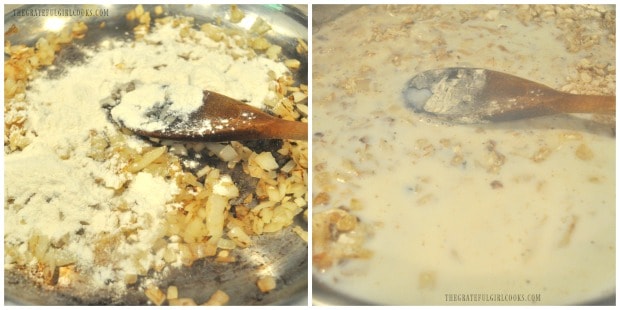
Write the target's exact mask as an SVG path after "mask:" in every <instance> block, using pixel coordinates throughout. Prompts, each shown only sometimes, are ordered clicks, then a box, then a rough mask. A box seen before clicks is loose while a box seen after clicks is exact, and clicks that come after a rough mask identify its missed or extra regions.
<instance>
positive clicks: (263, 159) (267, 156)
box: [254, 152, 278, 171]
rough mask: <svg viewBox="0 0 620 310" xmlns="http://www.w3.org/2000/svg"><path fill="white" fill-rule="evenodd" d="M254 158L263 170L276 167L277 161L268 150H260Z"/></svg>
mask: <svg viewBox="0 0 620 310" xmlns="http://www.w3.org/2000/svg"><path fill="white" fill-rule="evenodd" d="M254 160H255V161H256V163H257V164H258V166H259V167H261V168H262V169H263V170H267V171H270V170H274V169H277V168H278V163H277V162H276V159H275V158H274V157H273V155H271V153H270V152H262V153H260V154H258V155H256V157H255V158H254Z"/></svg>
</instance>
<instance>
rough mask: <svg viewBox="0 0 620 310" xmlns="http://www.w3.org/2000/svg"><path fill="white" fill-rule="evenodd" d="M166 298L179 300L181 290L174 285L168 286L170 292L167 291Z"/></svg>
mask: <svg viewBox="0 0 620 310" xmlns="http://www.w3.org/2000/svg"><path fill="white" fill-rule="evenodd" d="M166 298H168V300H170V299H177V298H179V289H178V288H177V287H176V286H174V285H170V286H168V290H167V291H166Z"/></svg>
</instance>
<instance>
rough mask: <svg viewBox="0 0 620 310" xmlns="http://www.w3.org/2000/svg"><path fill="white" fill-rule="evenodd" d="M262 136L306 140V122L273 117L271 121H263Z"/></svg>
mask: <svg viewBox="0 0 620 310" xmlns="http://www.w3.org/2000/svg"><path fill="white" fill-rule="evenodd" d="M260 134H261V135H264V138H271V139H273V138H276V139H290V140H303V141H307V140H308V123H303V122H295V121H287V120H283V119H278V118H275V119H274V120H273V121H271V122H265V124H263V128H262V130H261V133H260Z"/></svg>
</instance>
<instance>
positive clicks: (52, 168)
mask: <svg viewBox="0 0 620 310" xmlns="http://www.w3.org/2000/svg"><path fill="white" fill-rule="evenodd" d="M196 37H197V40H195V41H187V40H183V39H181V38H180V37H179V28H173V27H172V26H170V25H160V26H158V27H157V28H156V29H154V30H153V32H152V33H151V34H149V35H147V36H146V37H145V38H144V41H140V42H121V41H106V42H104V43H102V44H101V46H99V47H97V49H96V51H94V50H93V51H90V52H89V53H88V54H89V57H88V59H87V62H86V63H85V64H82V65H79V66H74V67H70V68H67V69H66V71H65V72H64V73H63V75H62V76H60V77H58V78H55V79H47V78H39V79H35V80H34V81H32V83H31V84H30V89H29V90H28V91H27V93H26V99H25V100H26V102H28V104H27V105H26V106H27V115H28V120H27V121H26V124H25V126H26V127H27V128H28V130H29V132H30V133H31V134H30V138H31V139H32V143H31V144H30V145H29V146H27V147H26V148H24V149H23V150H22V151H17V152H13V153H9V154H6V155H5V195H6V196H5V213H4V214H5V239H4V240H5V249H6V248H11V249H13V250H12V251H11V253H12V254H11V253H9V251H7V252H5V253H6V254H5V268H12V267H13V266H15V264H16V263H18V262H19V257H22V258H23V257H28V256H27V255H26V253H28V252H29V251H30V252H31V251H32V250H31V249H29V247H32V243H33V242H32V240H33V239H36V238H39V240H46V241H47V240H49V244H50V245H49V248H50V249H53V252H54V253H57V254H58V255H59V257H62V259H60V258H59V259H58V260H57V262H58V264H59V265H62V263H63V261H75V262H76V263H75V264H76V268H77V269H78V270H79V271H80V273H81V274H83V275H90V283H88V284H87V285H88V286H91V287H94V288H97V287H107V288H111V287H112V288H114V289H115V290H118V291H122V290H124V289H125V284H124V282H123V277H124V275H126V274H136V273H139V270H141V269H144V268H147V270H148V268H150V267H152V264H153V262H154V261H156V260H157V259H159V258H160V256H161V255H162V254H161V253H154V252H153V251H152V248H153V245H154V243H155V242H156V241H157V240H159V239H161V238H162V237H163V236H164V233H165V224H166V223H165V220H164V216H163V215H164V214H165V212H166V211H167V210H168V209H170V208H174V203H173V199H174V196H175V195H176V194H177V193H178V192H179V189H178V188H177V186H176V184H175V183H173V182H171V181H167V180H165V179H163V178H162V177H159V176H154V175H151V174H149V173H145V172H139V173H137V174H131V173H127V172H122V171H121V170H120V168H121V164H122V163H120V162H119V160H118V158H117V157H112V158H111V159H107V160H104V161H97V160H95V159H93V156H92V148H91V144H90V140H89V138H90V137H91V135H92V134H94V133H95V134H98V135H102V136H108V137H110V136H114V135H116V134H118V133H119V130H118V128H117V127H116V126H115V125H114V124H112V123H111V122H110V121H109V118H108V115H107V113H108V112H107V110H106V109H103V108H102V107H101V104H102V103H101V102H103V101H105V100H104V99H106V98H109V97H110V95H111V94H112V93H113V92H114V91H115V89H116V88H117V87H118V85H123V84H127V83H130V82H135V81H138V82H139V83H141V84H143V85H173V86H171V87H173V88H177V90H178V89H184V90H188V89H189V90H191V91H190V93H186V92H184V91H183V90H181V91H175V92H174V93H175V95H174V96H182V98H178V99H179V100H178V102H183V101H184V100H185V99H187V97H183V96H185V95H188V94H189V97H192V96H196V94H197V93H199V92H201V91H202V89H209V90H212V91H216V92H219V93H222V94H226V95H227V96H229V97H233V98H235V99H239V100H244V101H247V102H248V103H249V104H251V105H253V106H257V107H261V106H262V104H263V101H264V100H265V99H266V98H269V97H270V96H274V94H273V92H272V91H270V89H273V88H274V87H273V85H272V84H273V83H275V82H274V81H272V79H271V78H270V77H269V72H270V71H273V72H274V73H275V75H276V76H280V75H282V74H283V73H284V72H287V71H288V69H287V68H286V67H285V66H284V65H282V64H279V63H276V62H274V61H272V60H269V59H266V58H263V57H254V58H246V57H239V58H233V57H232V56H231V55H230V50H235V53H240V51H242V49H240V48H238V47H236V46H235V45H234V41H232V40H231V41H230V42H214V41H212V40H210V39H209V38H207V37H206V36H204V35H202V34H201V33H200V32H197V33H196ZM147 42H148V43H147ZM197 42H198V43H197ZM184 87H185V88H184ZM163 91H164V93H165V90H163ZM192 94H193V95H192ZM135 95H140V93H136V94H135ZM159 95H162V94H159ZM164 96H165V94H164ZM130 99H131V98H130ZM139 99H140V98H137V97H136V98H133V99H131V102H132V103H134V104H137V102H138V101H139ZM144 99H145V100H146V101H145V102H146V103H153V102H150V101H152V100H150V99H152V98H151V97H149V98H144ZM173 99H174V98H173ZM128 100H129V99H128ZM175 102H177V100H175ZM187 102H188V104H189V105H188V106H186V107H184V109H190V110H191V109H192V108H193V107H192V106H191V104H196V102H193V103H192V102H191V100H189V101H187ZM134 108H135V105H134ZM130 110H131V109H129V110H126V111H121V114H123V113H127V114H126V115H127V119H129V118H130V117H131V116H130V115H129V114H130V113H132V111H130ZM117 112H118V111H117ZM133 112H135V113H141V110H140V109H138V108H136V109H134V110H133ZM127 144H128V146H129V147H132V148H135V149H140V148H142V147H144V146H145V144H144V142H142V141H141V140H139V139H136V138H133V137H131V136H127ZM122 189H124V190H122ZM119 193H120V194H119ZM123 205H126V206H127V207H126V208H125V207H119V206H123ZM127 229H128V230H132V231H135V232H136V233H135V235H136V237H135V238H133V239H132V240H123V241H121V243H120V244H119V246H118V247H115V248H113V249H107V250H108V251H112V252H111V253H108V254H110V257H112V258H113V260H112V261H109V262H105V263H101V262H100V261H101V257H98V255H99V254H100V252H98V249H97V248H96V244H95V241H96V240H101V238H102V237H104V236H106V235H112V234H115V233H118V232H119V231H124V230H127ZM29 242H30V243H31V245H29ZM50 251H52V250H50ZM136 258H140V259H139V260H137V259H136ZM135 261H139V264H136V263H135ZM98 262H99V263H98ZM36 263H37V261H36V259H32V260H31V261H29V262H27V264H30V265H31V266H36Z"/></svg>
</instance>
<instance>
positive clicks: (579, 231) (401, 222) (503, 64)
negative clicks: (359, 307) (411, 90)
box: [313, 5, 616, 305]
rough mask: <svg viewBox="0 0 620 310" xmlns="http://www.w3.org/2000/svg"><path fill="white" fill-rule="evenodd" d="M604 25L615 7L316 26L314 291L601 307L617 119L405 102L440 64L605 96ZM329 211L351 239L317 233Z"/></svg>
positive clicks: (461, 12)
mask: <svg viewBox="0 0 620 310" xmlns="http://www.w3.org/2000/svg"><path fill="white" fill-rule="evenodd" d="M533 12H537V13H536V14H534V13H533ZM610 14H611V15H612V16H611V17H610ZM583 16H589V17H588V18H585V17H583ZM609 19H612V20H613V23H610V24H607V23H606V21H607V20H609ZM361 20H363V21H364V22H362V23H360V22H359V21H361ZM606 25H607V26H606ZM575 27H580V29H581V30H582V32H581V33H579V34H577V32H578V31H577V30H575V29H574V28H575ZM613 27H615V11H614V9H613V8H608V7H603V6H576V7H572V6H571V7H566V6H561V7H555V6H533V7H528V6H510V5H506V6H447V5H446V6H369V7H363V8H361V9H358V10H356V11H353V12H351V13H349V14H347V15H345V16H343V17H341V18H339V19H337V20H335V21H333V22H331V23H329V24H326V25H324V26H322V27H321V28H320V29H319V31H318V32H316V33H315V34H314V39H313V57H314V58H313V70H314V71H313V79H314V80H313V104H314V106H313V131H314V138H313V197H314V203H313V210H314V211H313V212H314V214H313V244H314V245H313V257H314V263H313V265H314V266H315V270H314V281H316V283H317V284H318V283H320V284H322V285H326V286H327V287H329V289H330V290H332V291H335V292H338V293H340V294H344V295H346V296H349V297H351V298H353V299H357V300H360V301H363V302H368V303H373V304H401V305H411V304H469V305H473V304H485V305H486V304H500V305H501V304H577V303H584V302H590V301H592V300H597V299H600V298H604V297H606V296H609V295H611V294H613V292H614V288H615V218H616V217H615V129H613V128H615V126H614V125H613V124H610V122H611V123H613V122H615V119H612V120H605V118H604V117H601V116H591V115H556V116H549V117H544V118H537V119H529V120H522V121H515V122H506V123H489V124H480V125H456V124H450V123H439V122H435V121H432V120H428V119H426V116H423V115H422V114H419V113H416V112H415V111H414V110H413V109H411V108H410V107H408V106H407V105H406V104H405V102H404V98H403V89H404V88H405V87H407V82H408V81H409V80H410V79H411V77H412V76H414V75H415V74H417V73H419V72H422V71H424V70H429V69H437V68H447V67H476V68H487V69H490V70H496V71H503V72H507V73H510V74H514V75H518V76H522V77H528V78H529V79H531V80H534V81H537V82H540V83H543V84H546V85H548V86H550V87H553V88H556V89H559V90H563V91H569V92H579V93H591V94H606V95H610V94H611V95H613V94H614V93H615V65H614V63H615V34H613V35H612V33H615V32H613V29H612V28H613ZM566 38H569V39H566ZM588 39H592V40H596V42H597V43H596V44H590V45H588V44H586V43H584V42H587V40H588ZM575 40H578V41H579V42H577V43H576V42H575ZM580 44H581V45H580ZM411 95H412V96H414V97H415V98H414V99H419V100H422V99H425V97H427V96H428V95H429V94H427V93H416V94H411ZM606 121H607V123H606ZM334 210H337V211H338V212H341V213H348V214H351V215H353V217H352V218H353V219H355V220H356V221H357V226H355V225H349V226H348V227H347V228H342V229H340V228H341V226H339V224H340V222H338V223H337V224H338V225H332V226H330V225H327V224H326V225H324V226H322V227H328V228H325V230H324V231H325V232H327V233H325V234H324V235H322V236H321V235H320V232H321V230H320V229H318V227H319V226H317V225H321V224H323V223H322V222H321V221H325V220H326V219H333V217H329V216H322V215H325V214H329V212H334ZM339 214H340V213H339ZM338 216H339V218H346V217H345V216H341V215H338ZM355 220H353V221H354V223H355ZM334 227H335V228H334ZM342 227H344V225H343V226H342ZM353 227H355V228H353ZM359 236H364V240H363V242H362V243H361V244H357V245H359V247H358V248H354V246H353V245H354V244H356V243H355V242H356V240H359ZM321 237H324V239H321ZM342 249H347V250H342ZM354 250H359V252H358V253H356V252H355V251H354ZM360 253H362V254H360ZM315 302H317V303H320V301H319V300H315Z"/></svg>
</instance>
